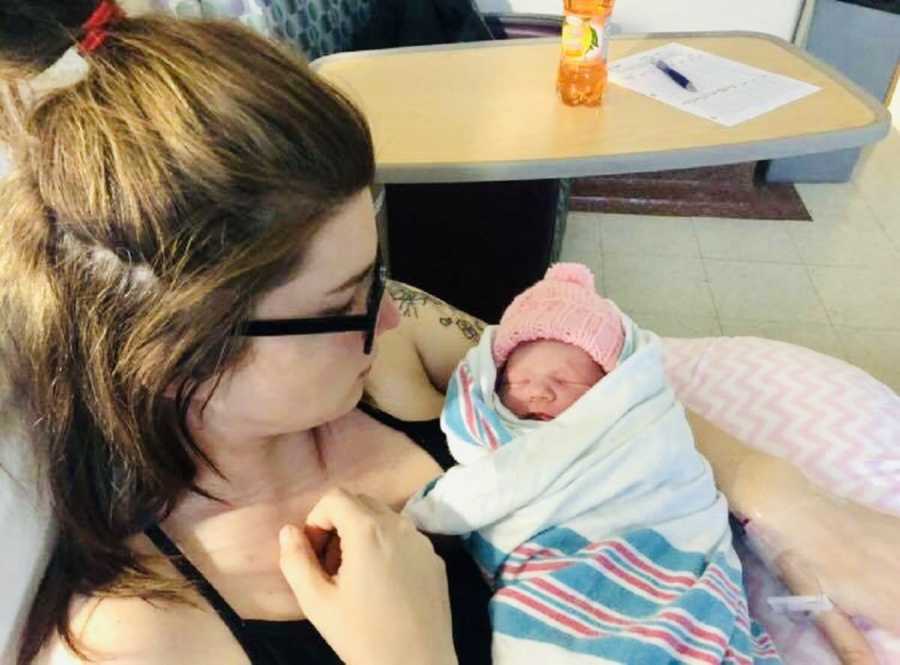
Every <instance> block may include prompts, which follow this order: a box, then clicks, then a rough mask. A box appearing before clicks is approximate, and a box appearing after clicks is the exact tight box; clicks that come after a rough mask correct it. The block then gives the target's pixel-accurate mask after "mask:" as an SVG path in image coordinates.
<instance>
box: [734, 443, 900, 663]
mask: <svg viewBox="0 0 900 665" xmlns="http://www.w3.org/2000/svg"><path fill="white" fill-rule="evenodd" d="M738 485H739V486H738V488H737V489H738V491H739V492H740V496H741V498H742V502H741V503H742V504H743V506H744V512H745V516H746V517H748V518H749V519H750V520H751V521H750V524H749V525H748V536H749V537H750V538H751V539H752V540H754V541H755V544H756V545H757V546H758V547H757V549H762V550H763V551H762V552H761V554H762V555H763V557H764V558H765V559H767V562H768V563H769V564H770V565H771V566H773V567H774V568H775V569H776V570H778V571H779V574H780V576H781V578H782V580H783V581H784V582H785V584H786V585H787V586H788V588H790V589H791V591H792V592H793V593H794V594H796V595H819V594H825V595H826V596H828V597H829V598H830V599H831V601H832V603H833V604H834V605H835V608H836V609H834V610H832V611H829V612H824V613H822V614H819V615H818V616H817V617H816V623H817V625H818V626H819V628H820V629H821V630H822V631H823V632H824V633H825V636H826V637H827V638H828V640H829V641H830V642H831V644H832V646H833V647H834V649H835V651H836V652H837V653H838V655H839V657H840V658H841V662H842V663H845V664H850V663H853V664H854V665H863V664H866V665H868V664H870V663H876V662H877V661H876V659H875V657H874V655H873V654H872V651H871V649H870V647H869V645H868V643H867V642H866V640H865V638H864V636H863V635H862V633H861V632H860V631H859V630H858V629H857V627H856V626H855V625H854V624H853V623H852V622H851V621H850V619H849V618H848V617H849V616H861V617H865V618H866V619H868V620H870V621H872V622H874V623H876V624H878V625H880V626H881V627H883V628H884V629H886V630H888V631H893V632H895V633H900V518H898V517H896V516H893V515H888V514H885V513H881V512H878V511H875V510H871V509H869V508H866V507H865V506H862V505H860V504H858V503H855V502H852V501H845V500H842V499H839V498H837V497H835V496H834V495H831V494H829V493H827V492H825V491H824V490H821V489H819V488H817V487H816V486H815V485H813V484H812V483H810V482H809V481H808V480H807V479H806V478H805V477H804V476H803V474H801V473H800V472H799V471H797V470H796V469H795V468H794V467H792V466H791V465H789V464H787V463H785V462H783V461H781V460H777V459H775V458H771V457H769V458H759V459H757V460H754V461H748V462H746V463H745V464H744V465H743V467H742V469H741V478H740V479H739V480H738ZM759 546H761V547H759Z"/></svg>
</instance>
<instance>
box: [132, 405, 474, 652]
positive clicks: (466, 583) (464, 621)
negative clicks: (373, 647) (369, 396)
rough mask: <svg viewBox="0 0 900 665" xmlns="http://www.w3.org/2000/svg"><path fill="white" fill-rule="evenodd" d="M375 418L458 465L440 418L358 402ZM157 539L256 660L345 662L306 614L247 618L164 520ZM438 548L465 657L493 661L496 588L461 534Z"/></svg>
mask: <svg viewBox="0 0 900 665" xmlns="http://www.w3.org/2000/svg"><path fill="white" fill-rule="evenodd" d="M358 408H359V409H360V410H361V411H363V412H364V413H366V414H368V415H369V416H371V417H372V418H374V419H375V420H377V421H379V422H381V423H382V424H384V425H387V426H388V427H390V428H392V429H395V430H398V431H400V432H403V433H404V434H406V435H407V436H408V437H409V438H410V439H412V440H413V442H415V443H416V444H417V445H418V446H419V447H421V448H422V449H423V450H424V451H425V452H427V453H428V454H429V455H431V457H432V458H434V460H435V461H436V462H437V463H438V464H440V466H441V468H443V469H445V470H446V469H448V468H450V467H451V466H453V464H454V462H453V458H452V457H451V456H450V451H449V450H448V449H447V442H446V439H445V438H444V435H443V433H442V432H441V429H440V424H439V422H438V421H437V420H424V421H418V422H407V421H403V420H399V419H397V418H395V417H394V416H391V415H390V414H387V413H384V412H383V411H379V410H378V409H376V408H374V407H371V406H368V405H367V404H365V403H360V404H359V407H358ZM146 534H147V536H148V537H149V538H150V540H151V541H153V543H154V545H156V547H157V548H158V549H159V550H160V551H161V552H162V553H163V554H165V555H166V556H167V557H168V558H169V560H170V561H171V562H172V564H173V565H174V566H175V567H176V568H177V569H178V571H179V572H180V573H181V574H182V575H183V576H184V577H185V578H186V579H187V580H189V581H190V582H191V583H192V584H193V585H194V587H195V588H196V589H197V591H198V592H199V593H200V594H201V595H202V596H203V597H204V598H205V599H206V601H207V602H208V603H209V604H210V605H211V606H212V608H213V609H214V610H215V611H216V613H217V614H218V615H219V617H220V618H221V619H222V621H224V622H225V625H227V626H228V628H229V630H230V631H231V633H232V634H233V635H234V637H235V639H237V641H238V643H239V644H240V645H241V647H242V648H243V649H244V652H245V653H246V654H247V657H248V658H249V659H250V662H251V663H252V665H307V664H308V665H340V663H341V660H340V659H339V658H338V657H337V654H335V653H334V651H333V650H332V649H331V647H329V646H328V643H327V642H325V640H324V639H323V638H322V636H321V635H319V633H318V632H317V631H316V629H315V628H314V627H313V625H312V623H310V622H309V621H306V620H301V621H263V620H258V619H243V618H241V617H240V616H238V614H237V613H236V612H235V611H234V610H233V609H232V608H231V606H230V605H229V604H228V603H227V602H225V599H224V598H222V596H221V595H220V594H219V592H218V591H216V589H215V588H214V587H213V586H212V584H210V583H209V581H208V580H207V579H206V578H205V577H204V576H203V575H202V574H201V573H200V571H199V570H197V568H196V567H195V566H194V565H193V564H192V563H191V562H190V561H189V560H188V559H187V557H186V556H184V554H182V552H181V550H179V549H178V546H177V545H175V543H174V542H173V541H172V540H171V539H170V538H169V537H168V536H167V535H166V534H165V532H164V531H163V530H162V529H161V528H160V527H159V525H153V526H151V527H150V528H148V529H147V530H146ZM430 538H431V541H432V543H433V544H434V549H435V552H437V554H438V555H439V556H440V557H441V558H442V559H443V560H444V563H445V564H446V566H447V580H448V582H449V588H450V609H451V611H452V614H453V641H454V644H455V646H456V653H457V657H458V660H459V662H460V663H463V664H464V665H482V664H483V665H488V664H489V663H490V662H491V656H490V650H491V649H490V647H491V629H490V620H489V618H488V601H489V600H490V589H489V588H488V586H487V584H486V583H485V582H484V579H483V578H482V576H481V573H480V572H479V570H478V568H477V566H476V565H475V563H474V562H473V561H472V559H471V558H470V557H469V555H468V554H466V552H465V550H463V548H462V544H461V542H460V540H459V538H457V537H451V536H430Z"/></svg>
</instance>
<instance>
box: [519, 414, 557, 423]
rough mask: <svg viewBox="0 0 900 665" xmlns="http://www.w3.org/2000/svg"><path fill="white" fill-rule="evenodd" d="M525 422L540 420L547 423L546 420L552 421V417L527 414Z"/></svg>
mask: <svg viewBox="0 0 900 665" xmlns="http://www.w3.org/2000/svg"><path fill="white" fill-rule="evenodd" d="M525 420H540V421H542V422H547V421H548V420H553V416H549V415H547V414H546V413H529V414H528V415H526V416H525Z"/></svg>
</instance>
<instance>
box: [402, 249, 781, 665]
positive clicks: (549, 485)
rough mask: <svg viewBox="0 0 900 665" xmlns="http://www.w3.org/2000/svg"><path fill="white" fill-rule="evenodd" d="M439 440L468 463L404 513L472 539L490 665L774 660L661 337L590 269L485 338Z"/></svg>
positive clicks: (512, 312) (557, 271) (542, 290)
mask: <svg viewBox="0 0 900 665" xmlns="http://www.w3.org/2000/svg"><path fill="white" fill-rule="evenodd" d="M441 427H442V429H443V431H444V432H445V434H446V435H447V442H448V445H449V448H450V452H451V454H452V455H453V457H454V459H455V460H456V461H457V462H458V465H457V466H455V467H453V468H452V469H450V470H449V471H447V473H445V474H444V475H443V476H441V477H440V478H437V479H435V480H434V481H433V482H431V483H429V484H428V485H427V486H426V487H425V488H423V489H422V490H421V491H420V492H418V493H417V494H416V496H414V497H413V498H412V499H410V501H409V502H408V503H407V505H406V508H405V509H404V511H405V513H406V514H407V515H408V516H410V517H411V518H412V519H413V521H414V522H415V523H416V524H417V526H419V528H421V529H422V530H424V531H428V532H432V533H443V534H458V535H462V536H464V538H465V541H464V542H465V544H466V548H467V549H468V550H469V552H470V553H471V554H472V556H473V557H474V558H475V560H476V562H477V563H478V564H479V566H480V567H481V569H482V570H483V571H484V573H485V575H486V576H487V577H488V579H489V581H490V583H491V586H492V589H493V596H492V600H491V603H490V608H489V609H490V614H491V621H492V628H493V645H492V650H493V662H494V663H495V664H496V665H521V664H522V663H538V662H541V663H553V664H554V665H587V663H589V662H596V663H598V664H599V663H603V664H608V663H647V664H651V663H653V664H655V663H697V664H698V665H699V664H701V663H704V664H707V663H708V664H714V663H723V662H727V663H747V664H750V663H753V664H754V665H761V664H763V663H765V665H774V664H775V663H778V662H779V659H778V655H777V653H776V652H775V650H774V648H773V646H772V643H771V640H770V639H769V637H768V636H767V635H766V634H765V633H764V632H763V631H762V630H761V629H760V627H759V626H758V625H757V624H756V623H755V622H753V621H752V619H751V618H750V616H749V613H748V609H747V601H746V595H745V592H744V589H743V587H742V580H741V566H740V561H739V560H738V558H737V555H736V554H735V552H734V550H733V548H732V546H731V533H730V530H729V525H728V507H727V504H726V502H725V498H724V497H723V496H722V495H721V494H720V493H719V492H718V491H717V490H716V486H715V483H714V482H713V476H712V470H711V469H710V466H709V464H708V463H707V462H706V460H705V459H703V457H701V456H700V455H699V454H698V453H697V450H696V448H695V447H694V441H693V436H692V434H691V429H690V426H689V425H688V423H687V419H686V418H685V415H684V409H683V408H682V407H681V405H680V404H679V403H678V401H677V399H676V398H675V394H674V392H673V391H672V388H671V387H670V386H669V384H668V382H667V380H666V376H665V371H664V365H663V355H662V345H661V343H660V340H659V338H658V337H657V336H656V335H654V334H653V333H651V332H649V331H646V330H641V329H640V328H639V327H638V326H636V325H635V324H634V322H632V321H631V320H630V319H629V318H628V317H627V316H625V315H624V314H622V313H621V312H620V311H619V309H618V308H617V307H616V306H615V305H614V304H613V303H612V302H611V301H609V300H608V299H606V298H604V297H602V296H601V295H600V294H598V293H597V291H596V290H595V288H594V277H593V275H592V274H591V272H590V270H588V269H587V268H586V267H585V266H582V265H578V264H557V265H555V266H553V267H552V268H551V269H550V270H548V271H547V274H546V276H545V277H544V279H543V280H541V281H539V282H538V283H537V284H535V285H534V286H532V287H531V288H529V289H527V290H526V291H525V292H523V293H522V294H520V295H519V296H518V297H516V298H515V299H514V300H513V302H512V303H511V304H510V306H509V307H508V308H507V309H506V311H505V312H504V313H503V317H502V319H501V321H500V325H499V326H492V327H489V328H488V329H487V330H486V331H485V333H484V336H483V337H482V339H481V341H480V342H479V344H478V346H476V347H475V348H474V349H472V350H471V351H469V353H468V354H467V355H466V358H465V359H464V360H463V361H462V362H461V363H460V365H459V367H457V369H456V372H454V375H453V378H452V379H451V381H450V385H449V387H448V390H447V398H446V401H445V404H444V410H443V412H442V414H441Z"/></svg>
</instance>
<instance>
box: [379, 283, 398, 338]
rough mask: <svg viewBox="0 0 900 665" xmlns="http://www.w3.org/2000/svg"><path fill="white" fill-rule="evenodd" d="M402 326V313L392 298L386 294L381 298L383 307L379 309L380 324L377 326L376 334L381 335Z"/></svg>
mask: <svg viewBox="0 0 900 665" xmlns="http://www.w3.org/2000/svg"><path fill="white" fill-rule="evenodd" d="M398 325H400V311H399V310H398V309H397V305H395V304H394V301H393V300H392V299H391V297H390V296H389V295H388V294H387V293H385V294H384V295H383V296H382V297H381V305H380V307H379V309H378V323H377V324H376V325H375V334H376V335H380V334H381V333H383V332H387V331H388V330H393V329H394V328H396V327H397V326H398Z"/></svg>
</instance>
